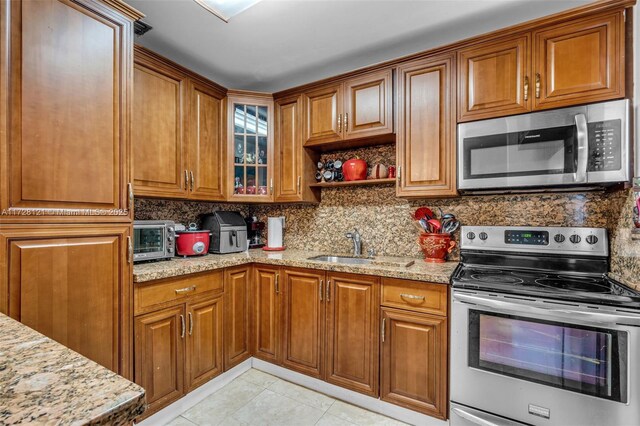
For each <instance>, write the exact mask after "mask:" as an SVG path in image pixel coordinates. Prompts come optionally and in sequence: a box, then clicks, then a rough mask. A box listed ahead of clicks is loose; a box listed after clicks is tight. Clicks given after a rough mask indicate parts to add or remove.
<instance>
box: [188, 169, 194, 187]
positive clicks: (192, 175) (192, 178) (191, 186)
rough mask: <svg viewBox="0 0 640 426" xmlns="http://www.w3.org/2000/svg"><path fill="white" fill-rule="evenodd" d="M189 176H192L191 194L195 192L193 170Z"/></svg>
mask: <svg viewBox="0 0 640 426" xmlns="http://www.w3.org/2000/svg"><path fill="white" fill-rule="evenodd" d="M189 174H190V175H191V192H193V185H194V179H193V170H191V171H190V172H189Z"/></svg>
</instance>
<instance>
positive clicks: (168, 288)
mask: <svg viewBox="0 0 640 426" xmlns="http://www.w3.org/2000/svg"><path fill="white" fill-rule="evenodd" d="M222 274H223V271H222V269H221V270H219V271H214V272H207V273H204V274H193V275H187V276H184V277H178V278H170V279H166V280H159V281H152V282H150V283H148V284H136V288H135V293H134V294H135V296H134V306H135V312H136V314H138V313H141V312H142V311H146V310H148V309H147V308H149V307H151V306H155V305H159V304H163V303H167V302H172V301H183V300H184V299H185V298H187V297H190V296H195V295H198V294H202V293H205V292H209V291H219V292H222V291H223V288H224V287H223V279H222Z"/></svg>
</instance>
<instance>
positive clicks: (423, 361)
mask: <svg viewBox="0 0 640 426" xmlns="http://www.w3.org/2000/svg"><path fill="white" fill-rule="evenodd" d="M447 344H448V343H447V319H446V317H438V316H433V315H425V314H414V313H410V312H407V311H399V310H394V309H388V308H383V309H382V357H381V364H382V379H381V389H380V397H381V399H382V400H383V401H388V402H391V403H393V404H397V405H401V406H403V407H407V408H410V409H412V410H416V411H420V412H423V413H425V414H429V415H430V416H434V417H438V418H441V419H446V417H447V398H448V391H447V378H448V371H447V368H448V367H447V365H448V364H447V363H448V361H447Z"/></svg>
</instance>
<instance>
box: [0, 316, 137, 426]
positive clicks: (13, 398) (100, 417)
mask: <svg viewBox="0 0 640 426" xmlns="http://www.w3.org/2000/svg"><path fill="white" fill-rule="evenodd" d="M0 341H2V345H1V346H0V424H3V425H4V424H34V423H37V424H56V425H57V424H65V425H67V424H68V425H85V424H91V425H106V424H108V425H122V424H130V423H131V421H132V420H133V419H134V418H135V417H137V416H138V415H140V414H141V413H142V412H143V411H144V409H145V394H144V389H143V388H141V387H140V386H138V385H136V384H134V383H132V382H130V381H128V380H126V379H125V378H123V377H121V376H119V375H117V374H115V373H114V372H112V371H111V370H108V369H107V368H105V367H102V366H101V365H98V364H96V363H95V362H93V361H91V360H89V359H87V358H85V357H83V356H82V355H80V354H78V353H76V352H74V351H72V350H71V349H69V348H67V347H65V346H63V345H61V344H59V343H57V342H55V341H54V340H51V339H49V338H48V337H45V336H43V335H42V334H40V333H38V332H36V331H34V330H32V329H30V328H29V327H27V326H25V325H23V324H21V323H19V322H17V321H15V320H13V319H11V318H9V317H7V316H6V315H3V314H0Z"/></svg>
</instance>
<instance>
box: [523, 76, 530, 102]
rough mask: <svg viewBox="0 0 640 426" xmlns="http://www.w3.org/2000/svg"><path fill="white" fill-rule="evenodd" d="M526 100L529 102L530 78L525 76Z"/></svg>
mask: <svg viewBox="0 0 640 426" xmlns="http://www.w3.org/2000/svg"><path fill="white" fill-rule="evenodd" d="M524 100H525V101H528V100H529V76H528V75H525V76H524Z"/></svg>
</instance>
